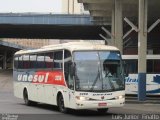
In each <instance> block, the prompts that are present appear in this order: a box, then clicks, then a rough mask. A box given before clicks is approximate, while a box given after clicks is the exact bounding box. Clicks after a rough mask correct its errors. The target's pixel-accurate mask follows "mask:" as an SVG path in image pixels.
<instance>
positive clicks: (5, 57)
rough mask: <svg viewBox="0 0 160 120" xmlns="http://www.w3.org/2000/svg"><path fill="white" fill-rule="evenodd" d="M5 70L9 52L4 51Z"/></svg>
mask: <svg viewBox="0 0 160 120" xmlns="http://www.w3.org/2000/svg"><path fill="white" fill-rule="evenodd" d="M3 69H7V51H4V57H3Z"/></svg>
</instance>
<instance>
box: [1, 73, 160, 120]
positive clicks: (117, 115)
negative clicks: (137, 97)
mask: <svg viewBox="0 0 160 120" xmlns="http://www.w3.org/2000/svg"><path fill="white" fill-rule="evenodd" d="M159 108H160V104H126V105H125V106H124V107H123V108H110V109H109V111H108V113H106V114H105V115H100V114H98V112H96V111H95V110H83V111H82V110H81V111H73V110H70V111H69V113H68V114H62V113H60V112H59V111H58V110H57V107H55V106H52V105H46V104H38V105H36V106H26V105H24V102H23V100H22V99H18V98H16V97H14V95H13V87H12V72H11V71H9V72H8V71H7V72H0V120H1V119H2V120H54V119H56V120H60V119H61V120H66V119H71V120H74V119H75V120H80V119H87V120H90V119H91V120H94V119H96V120H97V119H98V120H99V119H102V120H103V119H105V120H106V118H110V119H124V117H125V115H126V114H127V115H128V114H129V115H135V116H132V117H135V119H136V118H137V119H141V117H142V116H141V115H143V114H144V115H145V114H160V109H159ZM138 114H139V116H137V117H136V115H138ZM159 117H160V116H159Z"/></svg>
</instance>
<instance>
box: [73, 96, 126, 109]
mask: <svg viewBox="0 0 160 120" xmlns="http://www.w3.org/2000/svg"><path fill="white" fill-rule="evenodd" d="M124 104H125V99H124V98H123V99H118V100H105V101H81V100H76V106H75V109H100V108H111V107H123V106H124Z"/></svg>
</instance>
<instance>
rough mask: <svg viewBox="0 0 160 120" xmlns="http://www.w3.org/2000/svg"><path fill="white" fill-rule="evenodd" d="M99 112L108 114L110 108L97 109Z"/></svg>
mask: <svg viewBox="0 0 160 120" xmlns="http://www.w3.org/2000/svg"><path fill="white" fill-rule="evenodd" d="M97 111H98V112H99V113H100V114H105V113H107V111H108V108H101V109H97Z"/></svg>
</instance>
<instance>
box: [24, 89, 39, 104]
mask: <svg viewBox="0 0 160 120" xmlns="http://www.w3.org/2000/svg"><path fill="white" fill-rule="evenodd" d="M23 99H24V103H25V104H26V105H27V106H30V105H35V104H36V102H33V101H30V100H29V99H28V92H27V90H26V89H24V92H23Z"/></svg>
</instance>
